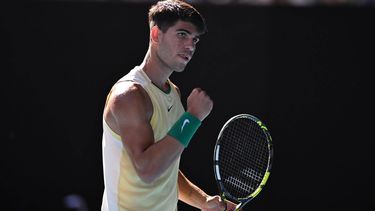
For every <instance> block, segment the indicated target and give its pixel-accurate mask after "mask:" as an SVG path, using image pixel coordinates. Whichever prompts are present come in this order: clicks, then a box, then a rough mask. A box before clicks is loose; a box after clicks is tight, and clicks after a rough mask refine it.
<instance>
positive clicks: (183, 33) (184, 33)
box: [177, 32, 187, 38]
mask: <svg viewBox="0 0 375 211" xmlns="http://www.w3.org/2000/svg"><path fill="white" fill-rule="evenodd" d="M177 37H179V38H186V37H187V33H186V32H178V33H177Z"/></svg>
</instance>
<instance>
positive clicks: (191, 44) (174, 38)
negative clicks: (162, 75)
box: [158, 21, 200, 72]
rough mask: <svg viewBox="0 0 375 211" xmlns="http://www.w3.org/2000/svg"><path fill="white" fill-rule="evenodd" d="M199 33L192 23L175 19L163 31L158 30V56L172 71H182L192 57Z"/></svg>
mask: <svg viewBox="0 0 375 211" xmlns="http://www.w3.org/2000/svg"><path fill="white" fill-rule="evenodd" d="M199 35H200V34H199V33H198V31H197V29H196V27H195V26H194V25H193V24H192V23H190V22H185V21H177V22H176V24H175V25H173V26H171V27H169V28H168V30H167V31H166V32H165V33H163V32H162V31H160V36H159V51H158V56H159V58H160V59H161V60H162V62H164V63H165V65H167V66H168V67H169V68H170V69H172V70H173V71H177V72H182V71H183V70H184V69H185V67H186V65H187V64H188V62H189V61H190V59H191V58H192V57H193V54H194V52H195V48H196V44H197V42H198V41H199Z"/></svg>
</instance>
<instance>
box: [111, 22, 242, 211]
mask: <svg viewBox="0 0 375 211" xmlns="http://www.w3.org/2000/svg"><path fill="white" fill-rule="evenodd" d="M199 36H200V33H199V32H198V31H197V29H196V27H195V26H194V25H193V24H192V23H190V22H185V21H177V22H176V23H175V24H174V25H173V26H171V27H170V28H168V29H167V30H166V31H165V32H163V31H162V30H161V29H159V27H158V26H152V27H151V28H150V44H149V49H148V51H147V53H146V56H145V58H144V60H143V62H142V64H141V65H140V67H141V68H142V69H143V71H144V72H145V73H146V74H147V76H148V77H149V78H150V79H151V81H152V82H153V83H154V84H155V85H156V86H158V87H159V88H160V89H161V90H164V91H167V90H169V88H170V87H169V86H170V84H169V83H167V81H168V79H169V77H170V76H171V74H172V73H173V72H182V71H183V70H184V69H185V67H186V65H187V64H188V63H189V61H190V60H191V59H192V57H193V55H194V52H195V50H196V45H197V43H198V42H199ZM212 108H213V102H212V100H211V99H210V97H209V96H208V95H207V94H206V92H205V91H203V90H202V89H200V88H195V89H193V91H192V92H191V93H190V95H189V97H188V99H187V108H186V111H187V112H189V113H190V114H192V115H193V116H195V117H197V118H198V119H199V120H201V121H203V120H204V119H205V118H206V117H207V116H208V115H209V114H210V112H211V110H212ZM152 115H153V105H152V102H151V99H150V98H149V96H148V94H147V92H146V91H145V90H144V89H143V88H142V86H140V85H139V84H136V83H120V84H118V85H116V86H115V87H114V89H113V91H112V95H111V96H110V98H109V99H108V102H107V105H106V107H105V110H104V118H105V120H106V122H107V124H108V125H109V126H110V127H111V129H112V130H113V131H114V132H115V133H117V134H119V135H120V137H121V139H122V142H123V145H124V146H125V147H124V148H125V149H126V151H127V153H128V155H129V157H130V159H131V160H132V163H133V165H134V167H135V170H136V172H137V174H138V176H139V177H140V178H141V179H142V180H143V181H144V182H145V183H152V182H153V181H154V180H155V179H156V178H158V177H159V176H160V175H161V174H162V173H163V172H165V170H166V169H167V168H168V167H169V166H171V164H172V163H173V162H175V161H176V160H177V159H178V158H179V157H180V156H181V154H182V152H183V150H184V146H183V145H182V144H181V143H180V142H179V141H178V140H176V139H175V138H174V137H172V136H169V135H166V136H165V137H164V138H163V139H162V140H160V141H158V142H156V143H155V140H154V136H153V130H152V127H151V124H150V120H151V117H152ZM124 140H126V141H124ZM202 141H203V140H202ZM202 143H203V142H202ZM178 190H179V199H180V200H181V201H184V202H185V203H187V204H190V205H191V206H194V207H197V208H199V209H201V210H203V211H221V210H224V208H225V204H224V203H223V202H222V201H221V199H220V197H219V196H217V195H216V196H210V195H208V194H206V193H205V192H204V191H202V190H201V189H200V188H198V187H197V186H195V185H194V184H193V183H192V182H190V181H189V180H188V179H187V178H186V177H185V176H184V174H183V173H182V172H181V171H179V175H178ZM227 208H228V210H234V208H235V205H234V204H233V203H231V202H227Z"/></svg>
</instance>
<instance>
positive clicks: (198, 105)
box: [187, 88, 213, 121]
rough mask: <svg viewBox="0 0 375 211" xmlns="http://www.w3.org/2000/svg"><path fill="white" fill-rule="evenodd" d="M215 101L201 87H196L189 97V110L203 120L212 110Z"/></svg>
mask: <svg viewBox="0 0 375 211" xmlns="http://www.w3.org/2000/svg"><path fill="white" fill-rule="evenodd" d="M212 107H213V102H212V100H211V98H210V97H209V96H208V95H207V94H206V92H205V91H203V90H202V89H200V88H195V89H193V91H192V92H191V93H190V95H189V97H188V98H187V112H189V113H191V114H192V115H194V116H195V117H197V118H198V119H199V120H201V121H203V120H204V119H205V118H206V117H207V116H208V115H209V114H210V112H211V110H212Z"/></svg>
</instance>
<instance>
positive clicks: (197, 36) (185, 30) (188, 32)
mask: <svg viewBox="0 0 375 211" xmlns="http://www.w3.org/2000/svg"><path fill="white" fill-rule="evenodd" d="M176 31H183V32H186V33H187V34H189V35H191V34H192V32H191V31H189V30H187V29H176ZM200 36H201V34H198V35H196V36H195V37H196V38H199V37H200Z"/></svg>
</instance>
